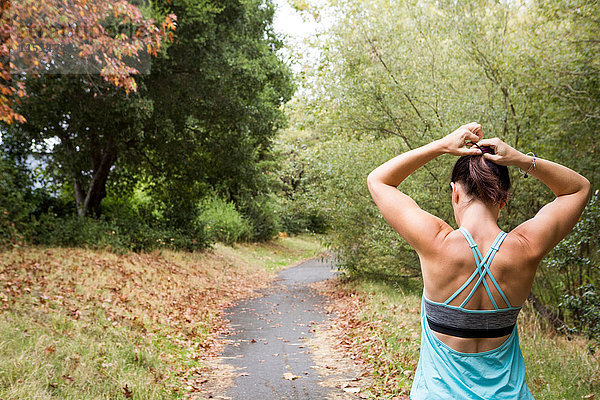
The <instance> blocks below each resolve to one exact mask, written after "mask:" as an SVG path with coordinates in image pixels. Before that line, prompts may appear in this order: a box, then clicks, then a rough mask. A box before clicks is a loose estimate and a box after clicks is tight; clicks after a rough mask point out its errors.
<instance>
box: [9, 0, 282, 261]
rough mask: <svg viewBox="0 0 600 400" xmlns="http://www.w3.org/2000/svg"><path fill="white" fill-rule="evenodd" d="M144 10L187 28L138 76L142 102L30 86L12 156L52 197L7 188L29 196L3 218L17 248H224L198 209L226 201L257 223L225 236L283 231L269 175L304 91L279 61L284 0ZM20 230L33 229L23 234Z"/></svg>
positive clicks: (99, 92) (69, 83)
mask: <svg viewBox="0 0 600 400" xmlns="http://www.w3.org/2000/svg"><path fill="white" fill-rule="evenodd" d="M144 12H146V13H153V14H155V15H156V16H160V15H166V14H170V13H175V14H176V15H177V16H178V29H177V31H176V32H175V35H174V41H173V43H172V44H171V45H170V46H169V47H168V48H162V50H161V53H160V55H159V57H158V58H156V59H154V60H153V65H152V71H151V73H150V74H146V75H138V76H136V82H137V85H138V88H139V90H138V91H137V92H136V93H127V92H126V91H125V90H122V89H118V88H114V87H113V85H110V84H109V83H107V82H104V81H103V80H102V78H101V77H100V76H96V75H91V76H87V75H85V76H84V75H49V74H46V75H44V74H42V75H41V76H35V77H34V76H32V77H29V76H28V77H22V78H23V79H25V78H26V80H27V88H28V94H29V96H28V97H27V98H26V99H24V100H23V102H21V103H20V104H19V106H18V111H19V112H20V113H22V114H23V115H25V116H26V118H27V123H24V124H17V125H13V126H5V125H3V126H2V127H1V128H2V141H1V145H2V150H3V151H5V152H6V153H7V154H10V155H11V156H12V157H15V158H19V157H20V159H23V160H34V159H35V160H36V161H35V162H36V165H38V168H39V170H40V171H39V174H38V175H39V177H42V178H43V185H44V188H45V189H46V190H47V191H48V192H50V193H52V195H51V196H50V195H46V196H45V197H44V199H43V201H42V203H44V202H45V203H47V204H42V203H39V202H38V203H35V204H34V203H31V202H30V201H29V200H27V199H25V197H27V196H29V195H28V194H27V193H29V192H27V193H25V192H23V190H22V189H21V188H20V187H17V186H19V185H17V184H16V183H10V181H9V179H8V178H6V179H7V180H6V182H5V183H6V185H9V186H10V185H12V186H11V187H16V190H15V191H14V192H15V193H16V194H15V195H14V196H16V197H15V198H11V197H6V198H5V199H4V201H6V202H9V203H10V204H11V205H12V206H11V207H13V208H14V209H15V210H19V212H20V214H19V215H17V214H14V213H13V212H12V211H10V210H8V208H7V212H9V214H3V216H0V224H2V225H1V226H2V227H6V229H3V231H2V234H1V235H4V236H6V237H5V238H3V239H2V240H3V241H7V240H9V237H10V238H14V237H15V235H16V234H17V232H19V234H21V235H22V236H24V237H25V238H29V241H30V242H34V243H45V244H56V245H59V244H60V245H72V246H77V245H84V246H107V247H110V248H112V249H121V250H125V249H133V250H141V249H150V248H154V247H164V246H166V247H180V248H186V249H192V248H202V247H205V246H206V244H207V243H208V241H210V240H211V239H210V238H209V237H207V233H206V232H205V230H204V226H203V225H202V223H201V221H202V218H199V208H198V207H197V204H198V203H199V202H201V201H202V199H203V198H204V197H206V196H210V195H211V194H212V193H217V194H218V196H220V198H222V199H225V200H226V201H227V202H233V203H235V207H236V209H237V210H238V211H240V212H241V214H242V215H243V216H244V218H246V220H247V221H248V223H249V224H250V226H252V229H251V232H250V233H247V230H248V229H247V226H246V227H241V225H240V224H238V225H237V226H236V227H235V228H233V231H231V232H230V231H229V228H228V229H226V231H227V232H229V233H231V234H232V235H233V236H229V233H227V234H226V235H225V236H222V237H223V239H224V240H226V241H231V240H247V239H252V240H264V239H269V238H271V237H273V236H274V234H276V233H277V231H278V226H279V222H278V218H277V215H276V213H275V210H274V207H275V205H274V202H273V201H272V200H271V199H270V197H269V193H270V192H271V190H272V184H273V182H274V180H273V179H267V178H265V174H266V172H267V170H270V171H272V170H273V167H272V165H271V166H269V162H270V161H272V142H273V138H274V137H275V134H276V132H277V131H278V130H279V129H280V128H281V127H282V126H284V124H285V123H286V120H285V115H284V113H283V110H282V107H281V106H282V104H283V103H285V102H286V101H287V100H289V98H290V97H291V95H292V93H293V90H294V86H293V83H292V76H291V73H290V70H289V68H288V66H287V65H286V64H285V63H284V62H283V61H282V60H281V59H280V57H279V56H278V54H277V52H278V50H279V49H280V48H281V47H282V45H283V43H282V42H281V40H280V39H279V37H278V36H277V35H276V34H275V32H274V31H273V27H272V21H273V15H274V6H273V3H272V1H271V0H267V1H263V0H226V1H213V0H207V1H201V2H197V1H189V0H168V1H167V0H161V1H156V2H152V4H151V6H148V7H146V8H145V9H144ZM11 176H14V177H16V176H17V175H14V174H13V175H11ZM24 187H25V185H23V186H22V188H24ZM141 188H143V193H142V192H141ZM7 190H8V189H7ZM30 192H32V191H31V190H30ZM11 196H13V195H11ZM19 196H21V197H23V198H22V199H21V198H18V197H19ZM69 198H70V199H71V200H70V201H67V200H65V199H69ZM0 201H2V200H0ZM21 203H22V204H24V205H26V206H24V207H21V206H20V205H21ZM25 203H27V204H25ZM0 205H1V204H0ZM54 205H58V206H59V208H60V211H57V210H56V209H55V208H54V207H53V206H54ZM74 212H76V213H77V214H78V215H79V216H80V217H81V218H80V220H76V219H75V218H72V216H71V215H72V214H73V213H74ZM54 214H56V215H54ZM6 215H10V218H8V217H6ZM228 215H229V214H228ZM230 216H231V215H230ZM31 217H35V218H34V219H33V220H30V218H31ZM84 217H89V218H88V219H87V220H85V219H84ZM232 218H233V217H232ZM234 219H235V218H234ZM17 220H23V221H24V222H23V223H24V226H22V227H16V228H15V227H13V225H11V224H13V223H14V224H16V223H17ZM29 221H33V222H31V223H30V222H29ZM236 221H237V220H236ZM229 222H233V220H231V221H228V223H229ZM237 222H239V221H237ZM237 222H235V223H237ZM244 224H247V223H244ZM244 224H242V225H244ZM15 226H16V225H15ZM25 231H27V232H25ZM53 232H57V233H58V234H53ZM234 238H235V239H234ZM10 240H13V239H10Z"/></svg>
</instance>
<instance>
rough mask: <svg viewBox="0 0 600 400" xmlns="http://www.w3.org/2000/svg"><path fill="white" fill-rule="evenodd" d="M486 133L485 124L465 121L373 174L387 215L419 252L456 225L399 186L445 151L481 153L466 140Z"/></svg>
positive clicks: (369, 181) (377, 195)
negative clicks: (451, 224) (438, 215)
mask: <svg viewBox="0 0 600 400" xmlns="http://www.w3.org/2000/svg"><path fill="white" fill-rule="evenodd" d="M482 136H483V133H482V130H481V125H479V124H477V123H475V122H473V123H470V124H467V125H463V126H461V127H460V128H458V129H457V130H455V131H454V132H452V133H451V134H449V135H448V136H446V137H444V138H443V139H439V140H436V141H434V142H431V143H429V144H427V145H425V146H422V147H419V148H418V149H414V150H411V151H408V152H406V153H403V154H401V155H399V156H397V157H394V158H392V159H391V160H389V161H387V162H386V163H384V164H382V165H380V166H379V167H377V168H376V169H375V170H373V171H372V172H371V173H370V174H369V176H368V178H367V184H368V186H369V191H370V192H371V196H372V197H373V200H374V201H375V204H377V207H379V210H380V211H381V213H382V214H383V217H384V218H385V220H386V221H387V222H388V223H389V224H390V225H391V226H392V228H394V229H395V230H396V232H398V233H399V234H400V236H402V237H403V238H404V239H406V241H407V242H408V243H409V244H410V245H411V246H412V247H413V248H414V249H415V250H416V251H417V253H419V255H427V254H431V252H433V251H435V244H436V242H437V241H435V240H434V239H435V238H436V237H437V236H438V235H439V234H440V233H442V232H444V231H451V230H452V228H451V227H450V226H449V225H448V224H447V223H446V222H444V221H443V220H441V219H440V218H438V217H435V216H433V215H431V214H429V213H428V212H426V211H423V210H422V209H421V208H420V207H419V206H418V205H417V203H416V202H415V201H414V200H413V199H411V198H410V197H409V196H407V195H406V194H404V193H402V192H400V191H399V190H398V189H397V186H398V185H400V183H402V181H404V179H406V178H407V177H408V176H409V175H410V174H412V173H413V172H414V171H416V170H417V169H419V168H421V167H422V166H423V165H425V164H426V163H428V162H429V161H431V160H433V159H434V158H436V157H438V156H440V155H442V154H446V153H448V154H454V155H469V154H481V152H480V151H479V150H478V149H476V148H467V147H466V143H467V142H477V141H479V139H481V137H482Z"/></svg>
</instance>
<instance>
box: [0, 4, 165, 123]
mask: <svg viewBox="0 0 600 400" xmlns="http://www.w3.org/2000/svg"><path fill="white" fill-rule="evenodd" d="M176 19H177V18H176V16H175V15H174V14H170V15H167V16H166V17H165V19H164V22H163V23H162V29H161V28H159V27H157V26H155V25H154V20H152V19H146V18H144V17H143V15H142V13H141V11H140V10H139V9H138V8H137V7H136V6H134V5H133V4H130V3H129V2H127V1H125V0H118V1H113V0H68V1H65V0H19V1H18V2H17V1H9V0H2V2H1V3H0V38H1V40H2V45H0V121H2V122H6V123H9V124H10V123H13V122H15V121H16V122H21V123H23V122H25V117H24V116H23V115H22V114H19V113H18V112H16V111H15V107H16V106H17V105H18V104H19V98H22V97H25V96H26V95H27V89H26V87H25V84H24V81H23V80H20V79H19V78H18V76H22V75H27V76H35V75H39V74H44V73H47V72H56V70H54V69H55V68H58V72H59V73H60V68H63V70H64V69H65V65H64V64H62V63H64V62H65V61H67V60H68V61H70V63H71V64H73V63H76V64H77V67H78V68H79V72H78V73H80V74H85V75H86V76H91V75H95V74H99V75H101V76H102V77H103V78H104V79H105V80H106V81H108V82H110V83H112V84H114V85H115V86H117V87H123V88H125V89H126V91H127V92H129V91H135V90H136V81H135V79H134V77H133V75H134V74H136V73H138V72H139V71H138V70H137V69H136V68H135V67H134V66H133V64H132V61H135V60H138V61H139V56H141V54H140V53H144V52H146V51H147V52H148V53H150V54H152V55H154V56H156V55H157V51H158V49H159V48H160V46H161V42H162V41H163V40H164V39H165V37H166V36H167V35H168V34H170V33H171V32H170V31H171V30H174V29H175V21H176ZM73 58H75V59H76V60H73ZM61 64H62V65H61ZM72 66H73V65H71V67H72ZM52 70H54V71H52ZM15 75H16V76H15Z"/></svg>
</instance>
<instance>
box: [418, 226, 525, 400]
mask: <svg viewBox="0 0 600 400" xmlns="http://www.w3.org/2000/svg"><path fill="white" fill-rule="evenodd" d="M460 231H461V233H462V234H463V235H464V236H465V238H466V239H467V241H468V242H469V245H470V247H471V249H472V250H473V255H474V257H475V263H476V271H475V272H474V273H473V275H472V276H471V277H470V278H469V279H468V280H467V282H465V284H464V285H463V286H462V287H461V288H459V289H458V290H457V291H456V292H455V293H454V294H453V295H452V296H450V297H449V298H448V300H446V301H445V302H443V303H435V302H432V301H430V300H428V299H426V298H425V294H423V297H422V300H421V325H422V332H421V353H420V356H419V363H418V365H417V370H416V372H415V379H414V381H413V385H412V388H411V392H410V398H411V400H423V399H427V400H449V399H464V400H490V399H494V400H532V399H533V395H532V394H531V392H530V390H529V388H528V387H527V382H526V379H525V362H524V360H523V354H522V353H521V348H520V346H519V334H518V331H517V326H516V324H510V322H508V323H509V324H510V325H508V326H511V327H512V329H511V331H510V332H507V334H508V333H510V336H509V337H508V339H507V340H506V341H505V342H504V343H502V344H501V345H500V346H499V347H497V348H495V349H493V350H490V351H485V352H480V353H462V352H459V351H457V350H454V349H453V348H451V347H450V346H448V345H446V344H445V343H444V342H442V341H441V340H440V339H438V338H437V336H435V334H434V333H433V331H432V329H431V327H430V323H431V321H428V318H427V317H428V316H427V308H428V307H426V302H428V303H432V304H434V305H435V307H436V308H435V312H436V313H437V314H440V310H442V309H443V308H444V307H445V308H447V309H448V310H449V313H450V314H451V315H452V317H453V318H452V319H454V320H461V319H460V318H455V317H456V314H457V313H459V314H460V313H462V314H464V315H466V316H468V319H467V320H468V321H469V323H470V324H473V323H474V322H473V321H475V320H476V319H477V318H479V319H480V320H481V322H483V323H485V324H490V323H491V322H490V320H493V319H494V318H495V317H497V318H498V319H499V320H501V321H504V325H506V323H507V322H506V321H507V320H510V319H513V318H514V319H515V320H516V315H517V314H518V310H519V309H520V307H512V306H511V305H510V303H509V301H508V299H507V298H506V296H505V295H504V293H503V292H502V290H501V289H500V286H499V285H498V284H497V282H496V280H495V279H494V277H493V275H492V273H491V271H490V270H489V266H490V264H491V262H492V259H493V258H494V255H495V254H496V252H497V251H498V250H499V248H500V245H501V244H502V241H503V240H504V238H505V237H506V233H505V232H500V234H499V235H498V237H497V238H496V240H495V241H494V244H493V245H492V248H490V251H488V253H487V254H486V256H485V257H482V256H481V253H480V252H479V249H478V248H477V245H476V244H475V242H474V241H473V238H472V236H471V234H470V233H469V232H468V231H467V230H466V229H464V228H460ZM476 275H479V279H478V280H477V282H476V284H475V285H474V287H473V289H472V290H471V293H470V294H469V296H468V297H467V300H465V301H464V302H463V303H462V304H461V305H460V306H459V307H457V306H451V305H449V304H448V303H449V302H450V301H451V300H452V299H454V298H455V297H456V296H457V295H458V294H459V293H460V292H462V291H463V290H464V289H465V288H466V287H467V286H468V285H469V283H470V282H471V281H472V280H473V279H474V277H475V276H476ZM486 275H487V276H489V278H490V280H491V282H492V283H493V284H494V286H495V287H496V289H497V290H498V292H499V293H500V295H501V296H502V298H503V300H504V301H505V302H506V304H507V305H508V307H506V308H503V309H502V308H499V307H498V306H497V304H496V302H495V301H494V299H493V296H492V294H491V291H490V289H489V287H488V285H487V284H486V280H485V277H486ZM482 282H483V285H484V287H485V289H486V292H487V294H488V296H489V297H490V300H491V301H492V304H493V305H494V310H471V309H466V308H464V307H465V305H466V303H467V302H468V300H469V299H470V298H471V296H472V295H473V293H474V292H475V290H476V289H477V288H478V287H479V285H480V284H481V283H482ZM440 307H441V308H440ZM429 309H430V311H432V310H434V309H433V308H431V307H429ZM515 310H516V313H515ZM437 317H438V318H439V319H440V321H443V320H444V318H443V316H440V315H437ZM465 321H466V320H465ZM492 322H493V321H492ZM475 325H477V322H475ZM501 325H502V324H501ZM432 326H434V327H436V326H437V325H436V324H433V325H432ZM442 326H443V325H442ZM469 328H473V326H470V327H455V328H453V327H448V329H450V330H449V331H448V334H451V332H453V330H454V331H456V332H461V331H462V330H466V331H467V332H469ZM476 328H477V327H476ZM497 329H506V327H504V328H498V327H496V326H493V328H492V329H490V330H488V331H489V332H495V331H496V330H497ZM436 330H438V331H440V329H437V328H436ZM484 331H485V329H484ZM455 336H461V337H494V335H488V336H485V335H483V336H480V335H474V336H468V335H467V336H465V335H461V334H457V335H455Z"/></svg>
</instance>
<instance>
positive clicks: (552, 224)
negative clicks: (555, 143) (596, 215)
mask: <svg viewBox="0 0 600 400" xmlns="http://www.w3.org/2000/svg"><path fill="white" fill-rule="evenodd" d="M478 144H479V145H485V146H490V147H493V148H494V150H495V153H496V154H485V155H484V157H486V158H487V159H488V160H490V161H493V162H495V163H497V164H500V165H513V166H515V167H518V168H521V169H522V170H524V171H528V170H529V173H528V174H529V175H531V176H535V177H536V178H538V179H539V180H540V181H542V182H543V183H544V184H545V185H546V186H548V187H549V188H550V190H552V192H553V193H554V195H555V196H556V199H554V201H552V202H550V203H548V204H546V205H545V206H544V207H542V208H541V209H540V211H538V213H537V214H536V215H535V217H533V218H532V219H530V220H527V221H525V222H523V223H522V224H521V225H519V226H517V227H516V228H515V229H513V231H512V232H514V233H515V234H517V235H518V236H520V238H521V240H522V242H523V243H525V244H526V247H527V248H528V250H529V254H528V255H529V256H530V257H531V258H532V259H534V260H537V261H541V259H542V258H544V256H545V255H546V254H548V252H549V251H550V250H552V248H554V246H556V245H557V244H558V242H560V241H561V240H562V239H563V238H564V237H565V236H566V235H567V234H568V233H569V232H570V231H571V229H573V226H575V224H576V223H577V221H578V220H579V217H580V216H581V213H582V212H583V209H584V208H585V206H586V204H587V202H588V200H589V198H590V191H591V190H590V182H589V181H588V180H587V179H586V178H585V177H583V176H582V175H580V174H578V173H577V172H575V171H573V170H571V169H569V168H567V167H565V166H563V165H560V164H557V163H554V162H552V161H548V160H543V159H540V158H537V157H536V158H535V167H534V166H533V157H531V156H528V155H525V154H523V153H521V152H520V151H518V150H515V149H514V148H512V147H510V146H509V145H508V144H506V143H504V142H503V141H502V140H500V139H498V138H493V139H483V140H481V141H480V142H479V143H478Z"/></svg>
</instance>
